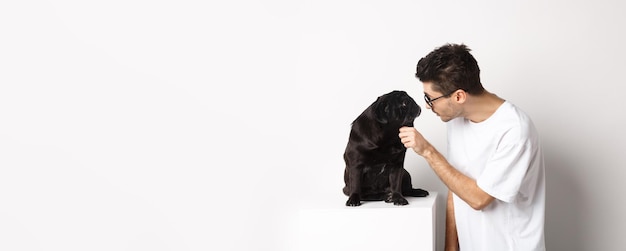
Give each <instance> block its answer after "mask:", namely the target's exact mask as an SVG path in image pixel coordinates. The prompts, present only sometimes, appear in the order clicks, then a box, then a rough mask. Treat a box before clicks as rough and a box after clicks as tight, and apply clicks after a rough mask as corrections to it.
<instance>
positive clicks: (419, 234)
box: [298, 192, 437, 251]
mask: <svg viewBox="0 0 626 251" xmlns="http://www.w3.org/2000/svg"><path fill="white" fill-rule="evenodd" d="M341 195H343V194H341ZM406 199H407V200H408V201H409V205H406V206H395V205H393V203H385V202H384V201H364V202H363V205H361V206H359V207H347V206H345V203H346V200H348V197H347V196H343V197H341V196H336V197H333V198H329V199H328V200H325V201H324V202H315V203H311V202H309V203H308V207H306V208H302V209H301V210H300V211H299V229H298V231H299V232H298V246H299V250H300V251H309V250H311V251H313V250H314V251H333V250H336V251H350V250H355V251H356V250H358V251H369V250H372V251H374V250H375V251H381V250H394V251H404V250H406V251H409V250H412V251H422V250H428V251H433V250H435V233H436V229H435V228H436V215H435V213H436V208H435V207H436V200H437V193H436V192H431V193H430V195H429V196H428V197H423V198H415V197H406Z"/></svg>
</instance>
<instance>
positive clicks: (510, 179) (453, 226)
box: [399, 44, 545, 251]
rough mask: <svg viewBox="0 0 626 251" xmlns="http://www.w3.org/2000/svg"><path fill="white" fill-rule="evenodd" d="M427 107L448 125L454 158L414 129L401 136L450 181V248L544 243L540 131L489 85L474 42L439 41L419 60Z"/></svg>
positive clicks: (496, 249)
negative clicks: (483, 79)
mask: <svg viewBox="0 0 626 251" xmlns="http://www.w3.org/2000/svg"><path fill="white" fill-rule="evenodd" d="M415 75H416V77H417V78H418V79H419V80H420V81H421V82H422V84H423V85H424V99H425V100H426V107H427V108H428V109H431V110H432V111H433V112H434V113H435V114H437V116H439V117H440V118H441V120H442V121H444V122H447V127H448V130H447V131H448V158H447V159H446V158H445V157H444V156H443V155H442V154H441V153H440V152H439V151H437V149H435V148H434V147H433V146H432V145H431V144H430V143H429V142H428V141H427V140H426V139H425V138H424V137H423V136H422V135H421V134H420V133H419V132H418V131H417V130H416V129H415V128H412V127H403V128H401V129H400V133H399V136H400V138H401V140H402V143H404V146H405V147H407V148H411V149H413V150H414V151H415V152H416V153H417V154H419V155H420V156H422V157H424V159H426V161H427V162H428V164H429V165H430V167H431V168H432V169H433V171H434V172H435V173H436V174H437V176H438V177H439V178H440V179H441V181H443V183H444V184H445V185H446V186H447V187H448V189H449V192H448V200H447V209H446V250H459V248H460V250H462V251H472V250H475V251H489V250H493V251H503V250H524V251H526V250H533V251H534V250H545V243H544V215H545V177H544V163H543V156H542V153H541V147H540V143H539V137H538V134H537V131H536V129H535V127H534V125H533V123H532V121H531V120H530V118H529V117H528V116H527V115H526V114H525V113H524V112H523V111H522V110H520V109H519V108H517V107H516V106H515V105H513V104H511V103H510V102H508V101H506V100H504V99H502V98H500V97H498V96H496V95H495V94H493V93H490V92H488V91H486V90H485V89H484V88H483V86H482V84H481V82H480V76H479V75H480V70H479V68H478V64H477V62H476V60H475V59H474V57H473V56H472V55H471V54H470V49H469V48H467V46H465V45H463V44H460V45H459V44H446V45H444V46H441V47H439V48H437V49H435V50H434V51H432V52H431V53H429V54H428V55H427V56H426V57H424V58H422V59H420V60H419V62H418V64H417V73H416V74H415Z"/></svg>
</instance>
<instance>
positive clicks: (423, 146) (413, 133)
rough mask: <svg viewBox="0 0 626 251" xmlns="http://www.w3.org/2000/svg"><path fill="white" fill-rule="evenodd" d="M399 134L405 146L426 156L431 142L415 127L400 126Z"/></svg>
mask: <svg viewBox="0 0 626 251" xmlns="http://www.w3.org/2000/svg"><path fill="white" fill-rule="evenodd" d="M398 136H399V137H400V141H402V144H404V147H406V148H411V149H413V151H415V152H416V153H417V154H419V155H421V156H424V154H425V151H426V150H427V149H428V147H430V143H429V142H428V141H426V139H425V138H424V136H422V134H421V133H419V132H418V131H417V130H415V128H413V127H408V126H404V127H402V128H400V134H399V135H398Z"/></svg>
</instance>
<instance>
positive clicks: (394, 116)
mask: <svg viewBox="0 0 626 251" xmlns="http://www.w3.org/2000/svg"><path fill="white" fill-rule="evenodd" d="M421 112H422V108H420V106H419V105H418V104H417V103H416V102H415V100H413V98H411V96H409V95H408V94H407V93H406V92H405V91H392V92H390V93H387V94H385V95H382V96H380V97H378V99H377V100H376V102H374V113H375V116H376V121H378V122H379V123H382V124H393V125H400V126H413V121H414V120H415V118H417V117H418V116H419V115H420V113H421Z"/></svg>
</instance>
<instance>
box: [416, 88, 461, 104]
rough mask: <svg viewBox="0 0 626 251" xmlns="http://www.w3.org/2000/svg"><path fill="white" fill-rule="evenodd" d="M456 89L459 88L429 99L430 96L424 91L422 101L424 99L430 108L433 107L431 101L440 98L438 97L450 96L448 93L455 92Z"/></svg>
mask: <svg viewBox="0 0 626 251" xmlns="http://www.w3.org/2000/svg"><path fill="white" fill-rule="evenodd" d="M458 90H459V89H456V90H454V91H452V92H450V93H448V94H446V95H441V96H439V97H436V98H434V99H430V98H429V97H428V95H427V94H426V93H424V101H426V104H427V105H428V106H430V107H431V108H432V107H433V102H435V100H437V99H440V98H443V97H447V96H450V95H452V94H453V93H455V92H456V91H458Z"/></svg>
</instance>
